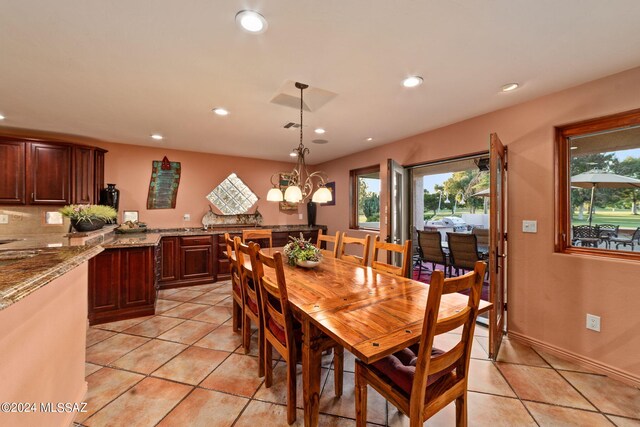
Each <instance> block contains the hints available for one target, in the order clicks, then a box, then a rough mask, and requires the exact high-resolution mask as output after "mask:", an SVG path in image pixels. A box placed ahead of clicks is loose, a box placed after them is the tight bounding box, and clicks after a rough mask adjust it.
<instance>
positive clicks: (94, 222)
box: [59, 205, 118, 231]
mask: <svg viewBox="0 0 640 427" xmlns="http://www.w3.org/2000/svg"><path fill="white" fill-rule="evenodd" d="M59 212H60V213H61V214H62V215H63V216H66V217H67V218H69V219H70V220H71V225H72V226H73V228H75V229H76V231H93V230H99V229H101V228H102V227H104V224H105V223H106V221H108V220H110V219H114V218H116V217H117V216H118V213H117V212H116V210H115V209H113V208H112V207H111V206H103V205H67V206H65V207H63V208H62V209H60V211H59Z"/></svg>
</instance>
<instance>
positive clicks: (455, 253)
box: [447, 233, 482, 276]
mask: <svg viewBox="0 0 640 427" xmlns="http://www.w3.org/2000/svg"><path fill="white" fill-rule="evenodd" d="M447 240H448V241H449V258H450V261H451V264H450V267H449V268H455V269H456V276H457V275H458V274H460V270H463V271H464V270H473V269H474V268H475V265H476V262H478V261H482V257H481V255H480V253H479V252H478V239H477V237H476V235H475V234H468V233H447ZM451 273H452V272H451V271H450V274H449V276H452V274H451Z"/></svg>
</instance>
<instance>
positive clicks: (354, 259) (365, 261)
mask: <svg viewBox="0 0 640 427" xmlns="http://www.w3.org/2000/svg"><path fill="white" fill-rule="evenodd" d="M377 238H378V236H376V237H375V239H377ZM371 240H372V236H371V235H369V234H367V236H366V237H365V238H358V237H349V236H347V233H342V237H341V238H340V251H339V256H340V259H341V260H343V261H348V262H351V263H353V264H358V265H362V266H365V267H366V266H368V265H369V249H370V248H371ZM347 245H357V246H361V247H362V256H358V255H350V254H347V253H346V247H347Z"/></svg>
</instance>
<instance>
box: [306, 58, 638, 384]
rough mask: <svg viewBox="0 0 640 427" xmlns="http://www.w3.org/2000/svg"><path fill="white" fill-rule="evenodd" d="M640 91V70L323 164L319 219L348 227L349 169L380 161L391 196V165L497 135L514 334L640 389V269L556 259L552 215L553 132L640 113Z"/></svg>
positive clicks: (482, 144) (483, 144)
mask: <svg viewBox="0 0 640 427" xmlns="http://www.w3.org/2000/svg"><path fill="white" fill-rule="evenodd" d="M532 84H533V83H532ZM523 90H526V85H525V86H524V87H523ZM638 94H640V68H636V69H633V70H629V71H626V72H623V73H620V74H617V75H613V76H609V77H607V78H604V79H600V80H597V81H593V82H590V83H588V84H585V85H581V86H578V87H574V88H571V89H568V90H565V91H562V92H559V93H556V94H552V95H548V96H545V97H542V98H538V99H536V100H533V101H530V102H527V103H524V104H520V105H518V106H515V107H511V108H507V109H504V110H500V111H496V112H493V113H489V114H486V115H483V116H479V117H475V118H472V119H469V120H466V121H463V122H459V123H455V124H453V125H450V126H447V127H444V128H441V129H437V130H434V131H430V132H427V133H424V134H420V135H417V136H414V137H411V138H407V139H404V140H401V141H397V142H394V143H391V144H387V145H384V146H380V147H376V148H373V149H371V150H368V151H365V152H361V153H357V154H354V155H351V156H347V157H344V158H341V159H338V160H333V161H331V162H327V163H325V164H321V165H318V167H319V168H321V169H323V170H324V171H326V172H327V173H328V174H329V176H330V178H331V179H332V180H335V181H336V192H337V203H336V206H325V207H321V208H320V209H319V210H318V222H319V223H321V224H326V225H327V226H328V227H329V233H333V232H335V231H336V230H348V227H349V220H348V218H349V203H348V200H349V188H348V185H349V170H350V169H354V168H358V167H363V166H368V165H372V164H380V165H381V172H382V179H383V183H382V184H383V185H382V187H383V192H385V193H386V191H385V190H386V189H385V188H384V187H385V185H386V161H387V158H392V159H395V160H396V161H398V162H399V163H401V164H404V165H408V164H416V163H420V162H429V161H434V160H437V159H442V158H447V157H452V156H458V155H463V154H467V153H471V152H478V151H486V150H488V144H489V134H490V133H492V132H497V133H498V135H499V137H500V138H501V140H502V142H503V143H504V144H506V145H507V146H508V150H509V159H508V162H509V176H508V180H509V181H508V204H509V210H508V223H509V224H510V229H509V236H510V242H509V252H508V254H509V258H508V259H509V262H508V298H509V315H508V322H509V323H508V328H509V331H510V332H515V333H516V334H519V335H520V336H523V337H526V338H528V339H531V340H534V341H537V342H539V343H541V344H543V345H546V346H549V347H551V348H554V349H558V350H560V351H563V352H566V353H567V354H569V355H572V356H574V357H578V358H581V359H583V360H591V361H594V362H596V363H597V364H599V365H600V366H602V367H609V368H611V369H612V370H614V371H616V372H617V373H618V374H620V376H626V377H627V378H630V379H631V380H632V381H637V382H640V359H639V358H638V354H640V333H638V327H639V326H640V317H639V315H638V310H637V301H638V300H640V264H639V263H637V262H629V261H617V260H610V259H602V258H595V257H588V256H581V255H565V254H557V253H555V252H554V216H553V215H554V153H553V140H554V126H557V125H562V124H566V123H571V122H575V121H579V120H584V119H588V118H593V117H598V116H604V115H608V114H613V113H617V112H621V111H626V110H631V109H635V108H640V97H638ZM381 200H383V201H384V200H385V194H383V195H382V196H381ZM385 208H386V205H385V202H383V206H382V207H381V211H382V212H384V210H385ZM525 219H526V220H537V221H538V232H537V234H523V233H522V231H521V229H522V227H521V224H522V220H525ZM382 234H383V235H384V234H386V233H385V232H384V231H383V233H382ZM586 313H592V314H596V315H599V316H601V318H602V331H601V332H600V333H598V332H593V331H589V330H587V329H585V316H586Z"/></svg>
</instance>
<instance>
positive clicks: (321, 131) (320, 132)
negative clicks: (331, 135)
mask: <svg viewBox="0 0 640 427" xmlns="http://www.w3.org/2000/svg"><path fill="white" fill-rule="evenodd" d="M314 132H315V133H318V134H321V135H322V134H323V133H325V130H324V129H322V128H318V129H316V130H314Z"/></svg>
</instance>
